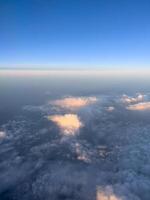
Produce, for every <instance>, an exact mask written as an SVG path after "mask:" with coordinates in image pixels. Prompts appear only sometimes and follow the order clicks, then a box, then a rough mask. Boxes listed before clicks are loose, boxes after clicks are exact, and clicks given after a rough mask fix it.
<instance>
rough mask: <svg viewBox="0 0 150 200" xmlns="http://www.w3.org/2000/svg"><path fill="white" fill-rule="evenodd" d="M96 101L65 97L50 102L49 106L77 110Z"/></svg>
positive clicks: (86, 98)
mask: <svg viewBox="0 0 150 200" xmlns="http://www.w3.org/2000/svg"><path fill="white" fill-rule="evenodd" d="M96 101H97V98H96V97H67V98H64V99H58V100H55V101H51V102H50V104H52V105H55V106H59V107H61V108H67V109H73V110H74V109H79V108H81V107H84V106H87V105H90V104H93V103H95V102H96Z"/></svg>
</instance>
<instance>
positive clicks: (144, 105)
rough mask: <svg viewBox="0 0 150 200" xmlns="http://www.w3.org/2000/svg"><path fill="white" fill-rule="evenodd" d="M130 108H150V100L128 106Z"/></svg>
mask: <svg viewBox="0 0 150 200" xmlns="http://www.w3.org/2000/svg"><path fill="white" fill-rule="evenodd" d="M127 109H128V110H150V102H143V103H137V104H133V105H129V106H127Z"/></svg>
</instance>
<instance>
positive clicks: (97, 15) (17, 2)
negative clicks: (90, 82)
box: [0, 0, 150, 69]
mask: <svg viewBox="0 0 150 200" xmlns="http://www.w3.org/2000/svg"><path fill="white" fill-rule="evenodd" d="M0 66H1V67H4V68H5V67H23V68H26V67H28V68H29V67H37V66H39V67H50V68H51V67H52V68H55V67H57V66H59V67H66V66H67V67H70V68H72V67H81V68H84V67H87V66H90V67H96V68H100V69H101V68H113V67H120V68H129V67H147V68H148V67H149V66H150V1H149V0H0Z"/></svg>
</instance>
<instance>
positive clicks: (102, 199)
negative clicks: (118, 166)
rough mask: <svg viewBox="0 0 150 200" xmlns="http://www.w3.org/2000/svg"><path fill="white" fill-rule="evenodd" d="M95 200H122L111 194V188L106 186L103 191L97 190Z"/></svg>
mask: <svg viewBox="0 0 150 200" xmlns="http://www.w3.org/2000/svg"><path fill="white" fill-rule="evenodd" d="M96 200H122V198H120V197H117V196H116V195H115V194H114V193H113V189H112V187H111V186H107V187H106V188H105V189H104V190H102V189H99V188H98V190H97V193H96Z"/></svg>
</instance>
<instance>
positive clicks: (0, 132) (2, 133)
mask: <svg viewBox="0 0 150 200" xmlns="http://www.w3.org/2000/svg"><path fill="white" fill-rule="evenodd" d="M5 137H6V133H5V132H4V131H0V139H3V138H5Z"/></svg>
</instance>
